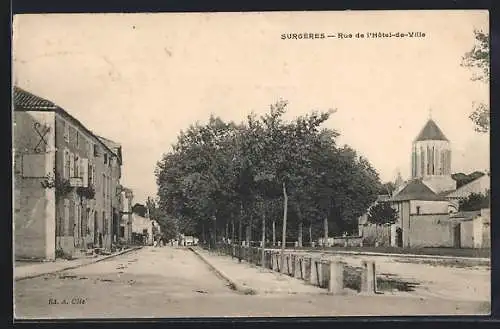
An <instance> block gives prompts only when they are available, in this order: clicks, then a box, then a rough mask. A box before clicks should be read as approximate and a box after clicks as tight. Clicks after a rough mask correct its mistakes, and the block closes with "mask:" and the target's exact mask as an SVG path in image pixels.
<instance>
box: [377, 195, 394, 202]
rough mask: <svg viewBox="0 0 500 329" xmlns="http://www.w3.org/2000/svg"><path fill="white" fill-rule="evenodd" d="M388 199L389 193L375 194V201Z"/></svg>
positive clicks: (389, 197)
mask: <svg viewBox="0 0 500 329" xmlns="http://www.w3.org/2000/svg"><path fill="white" fill-rule="evenodd" d="M390 199H391V196H390V195H389V194H379V195H377V201H376V202H384V201H389V200H390Z"/></svg>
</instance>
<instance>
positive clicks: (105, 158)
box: [104, 153, 108, 164]
mask: <svg viewBox="0 0 500 329" xmlns="http://www.w3.org/2000/svg"><path fill="white" fill-rule="evenodd" d="M107 163H108V154H107V153H104V164H107Z"/></svg>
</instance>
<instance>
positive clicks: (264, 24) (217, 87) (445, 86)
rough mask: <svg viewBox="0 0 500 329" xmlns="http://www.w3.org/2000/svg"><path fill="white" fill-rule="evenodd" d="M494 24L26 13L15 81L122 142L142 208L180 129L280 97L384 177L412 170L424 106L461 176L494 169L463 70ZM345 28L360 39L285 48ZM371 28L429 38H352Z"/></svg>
mask: <svg viewBox="0 0 500 329" xmlns="http://www.w3.org/2000/svg"><path fill="white" fill-rule="evenodd" d="M487 28H488V14H487V12H484V11H433V12H431V11H419V12H404V11H402V12H315V13H312V12H309V13H305V12H304V13H300V12H295V13H214V14H102V15H96V14H80V15H74V14H72V15H68V14H64V15H52V14H51V15H22V16H16V17H15V19H14V27H13V29H14V41H13V48H14V64H13V76H14V83H15V84H16V85H18V86H20V87H22V88H24V89H26V90H28V91H30V92H32V93H35V94H37V95H39V96H42V97H44V98H47V99H49V100H51V101H53V102H55V103H56V104H58V105H59V106H61V107H63V108H65V109H66V110H67V111H68V112H70V113H71V114H72V115H73V116H75V117H76V118H78V119H79V120H80V121H82V122H83V123H84V124H85V125H86V126H87V127H89V128H90V129H91V130H92V131H94V132H96V133H97V134H100V135H102V136H105V137H107V138H110V139H112V140H115V141H117V142H119V143H121V144H122V146H123V152H124V164H123V184H124V185H126V186H128V187H130V188H132V189H134V191H135V195H136V201H138V202H141V201H143V200H144V199H145V198H146V197H147V196H148V195H151V196H154V195H156V184H155V178H154V175H153V171H154V169H155V165H156V161H158V160H159V159H160V158H161V156H162V154H163V153H165V152H168V151H169V150H170V148H171V144H172V143H174V142H175V141H176V138H177V135H178V134H179V131H180V130H181V129H185V128H187V127H188V126H189V125H190V124H191V123H193V122H195V121H200V122H204V121H206V120H207V119H208V117H209V115H210V114H211V113H212V114H215V115H218V116H220V117H221V118H223V119H226V120H235V121H241V120H243V119H244V117H245V116H246V115H247V114H248V113H249V112H251V111H254V112H256V113H264V112H266V111H268V109H269V104H271V103H274V102H275V101H277V100H278V99H280V98H281V99H286V100H288V101H289V112H288V114H287V116H288V117H289V118H293V117H295V116H297V115H302V114H305V113H308V112H309V111H311V110H327V109H330V108H336V109H338V111H337V113H335V114H334V115H333V116H332V117H331V119H330V120H329V121H328V122H327V123H326V126H328V127H331V128H335V129H337V130H338V131H339V132H340V133H341V137H340V140H339V142H340V143H346V144H349V145H351V146H352V147H354V148H355V149H356V150H357V151H358V152H359V153H360V154H362V155H364V156H366V157H367V158H368V159H369V160H370V161H371V163H372V164H373V166H374V167H375V168H376V169H377V170H378V171H379V173H380V176H381V179H382V180H384V181H387V180H394V178H395V176H396V174H397V172H398V170H399V171H401V174H402V175H403V177H408V175H409V174H410V164H411V163H410V159H411V158H410V150H411V143H412V140H413V139H414V138H415V137H416V135H417V134H418V133H419V131H420V129H421V128H422V127H423V125H424V124H425V122H426V120H427V119H428V118H429V109H432V117H433V119H434V120H435V121H436V122H437V123H438V125H439V126H440V127H441V129H442V130H443V132H444V134H445V135H446V136H447V137H448V139H450V140H451V142H452V147H453V150H452V152H453V153H452V157H453V160H452V169H453V171H454V172H458V171H462V172H471V171H473V170H485V169H488V168H489V136H487V135H481V134H478V133H476V132H474V130H473V125H472V123H471V122H470V120H469V119H468V115H469V113H470V112H471V109H472V104H473V102H480V101H486V102H487V101H488V99H489V94H488V86H487V85H486V84H483V83H480V82H473V81H471V80H470V77H471V71H469V70H467V69H465V68H463V67H461V66H460V62H461V57H462V55H463V54H464V53H465V52H466V51H468V50H470V48H471V47H472V45H473V43H474V36H473V30H474V29H482V30H484V31H487ZM340 32H342V33H351V34H352V35H353V38H352V39H342V40H340V39H338V38H324V39H301V40H288V39H287V40H282V39H281V35H282V34H284V33H286V34H292V33H325V34H326V35H333V34H337V33H340ZM367 32H372V33H373V32H393V33H395V32H405V33H407V32H421V33H425V37H419V38H416V37H415V38H403V39H401V38H381V39H368V38H366V37H365V39H359V38H358V39H357V38H355V34H356V33H364V34H365V35H366V33H367Z"/></svg>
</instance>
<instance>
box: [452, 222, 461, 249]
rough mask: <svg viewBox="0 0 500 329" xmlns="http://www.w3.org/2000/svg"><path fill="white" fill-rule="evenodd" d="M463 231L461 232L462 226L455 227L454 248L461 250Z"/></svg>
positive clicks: (456, 225)
mask: <svg viewBox="0 0 500 329" xmlns="http://www.w3.org/2000/svg"><path fill="white" fill-rule="evenodd" d="M461 233H462V232H461V230H460V224H455V225H454V226H453V248H460V247H461V245H460V235H461Z"/></svg>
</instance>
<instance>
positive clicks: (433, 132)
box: [415, 119, 448, 142]
mask: <svg viewBox="0 0 500 329" xmlns="http://www.w3.org/2000/svg"><path fill="white" fill-rule="evenodd" d="M429 140H432V141H448V139H447V138H446V136H445V135H444V134H443V132H442V131H441V129H439V127H438V125H437V124H436V123H435V122H434V120H432V119H429V121H427V123H426V124H425V126H424V128H422V130H421V131H420V134H418V136H417V138H416V139H415V142H417V141H429Z"/></svg>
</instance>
